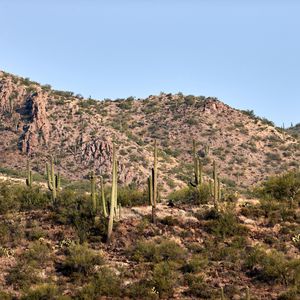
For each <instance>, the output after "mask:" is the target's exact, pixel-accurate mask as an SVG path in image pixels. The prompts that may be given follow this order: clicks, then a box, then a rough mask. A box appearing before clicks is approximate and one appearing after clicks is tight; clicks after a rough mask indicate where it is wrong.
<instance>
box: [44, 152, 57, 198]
mask: <svg viewBox="0 0 300 300" xmlns="http://www.w3.org/2000/svg"><path fill="white" fill-rule="evenodd" d="M50 164H51V166H50V167H49V164H48V163H47V164H46V169H47V182H48V189H49V190H50V191H51V192H52V200H53V202H55V201H56V199H57V190H58V189H59V188H60V174H59V173H57V174H55V168H54V159H53V156H51V160H50Z"/></svg>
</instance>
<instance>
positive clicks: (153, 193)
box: [148, 140, 158, 223]
mask: <svg viewBox="0 0 300 300" xmlns="http://www.w3.org/2000/svg"><path fill="white" fill-rule="evenodd" d="M153 157H154V164H153V168H152V169H151V174H150V176H149V177H148V192H149V202H150V204H151V206H152V222H153V223H156V204H157V198H158V197H157V196H158V190H157V143H156V140H155V142H154V151H153Z"/></svg>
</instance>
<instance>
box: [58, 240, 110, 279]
mask: <svg viewBox="0 0 300 300" xmlns="http://www.w3.org/2000/svg"><path fill="white" fill-rule="evenodd" d="M66 254H67V256H66V259H65V261H64V262H63V264H62V271H63V272H64V274H66V275H72V276H73V277H74V278H77V277H79V278H80V277H83V276H89V275H91V274H92V273H93V271H94V268H95V266H96V265H102V264H103V263H104V260H103V258H102V257H101V255H100V254H99V253H97V252H96V251H94V250H92V249H89V248H88V246H87V244H83V245H78V244H72V245H70V247H69V248H68V249H67V253H66Z"/></svg>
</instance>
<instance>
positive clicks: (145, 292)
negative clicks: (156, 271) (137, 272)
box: [126, 276, 159, 300]
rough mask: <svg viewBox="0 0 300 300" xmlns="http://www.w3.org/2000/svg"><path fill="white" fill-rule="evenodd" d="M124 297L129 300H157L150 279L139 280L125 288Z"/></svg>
mask: <svg viewBox="0 0 300 300" xmlns="http://www.w3.org/2000/svg"><path fill="white" fill-rule="evenodd" d="M149 278H150V276H149ZM126 295H127V296H128V297H129V298H130V299H149V300H157V299H159V295H158V292H157V291H156V290H155V288H154V287H153V284H152V282H151V281H150V279H147V280H146V279H141V280H139V281H137V282H134V283H132V284H130V285H129V286H128V287H127V290H126Z"/></svg>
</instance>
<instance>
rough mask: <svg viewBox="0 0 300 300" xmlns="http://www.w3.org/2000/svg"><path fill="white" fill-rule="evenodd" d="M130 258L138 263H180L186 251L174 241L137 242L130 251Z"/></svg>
mask: <svg viewBox="0 0 300 300" xmlns="http://www.w3.org/2000/svg"><path fill="white" fill-rule="evenodd" d="M130 252H131V257H132V258H133V259H134V260H135V261H138V262H154V263H159V262H162V261H173V262H177V263H182V262H183V261H184V259H185V257H186V251H185V249H183V248H182V247H181V246H179V245H178V244H177V243H175V242H174V241H169V240H161V241H158V242H153V241H143V240H142V241H138V242H137V244H136V246H135V247H134V248H133V249H132V250H131V251H130Z"/></svg>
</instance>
